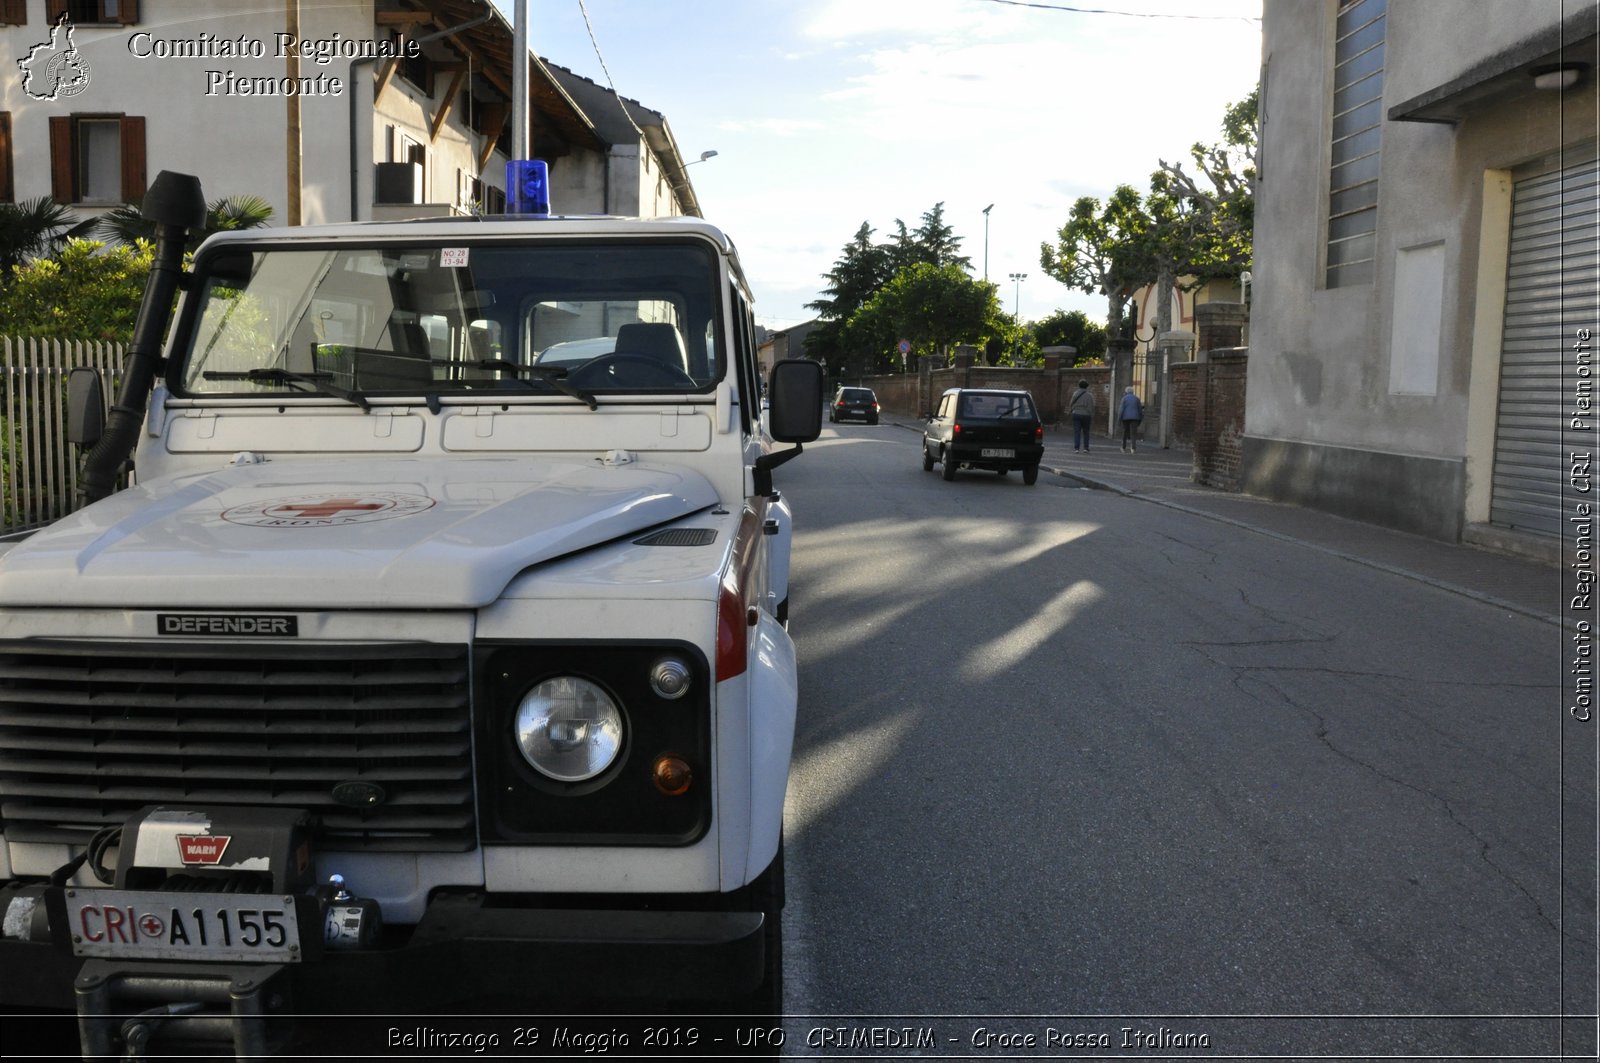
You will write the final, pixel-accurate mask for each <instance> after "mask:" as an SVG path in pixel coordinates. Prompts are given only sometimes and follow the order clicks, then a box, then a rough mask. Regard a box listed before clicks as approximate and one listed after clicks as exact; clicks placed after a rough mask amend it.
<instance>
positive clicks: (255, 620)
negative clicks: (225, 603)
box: [156, 613, 300, 638]
mask: <svg viewBox="0 0 1600 1063" xmlns="http://www.w3.org/2000/svg"><path fill="white" fill-rule="evenodd" d="M156 631H158V632H159V633H161V634H163V635H190V636H199V637H201V638H225V637H229V636H234V635H248V636H266V637H269V638H297V637H299V635H300V618H299V617H295V616H228V615H226V614H222V613H157V614H156Z"/></svg>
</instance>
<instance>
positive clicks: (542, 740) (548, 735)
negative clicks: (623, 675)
mask: <svg viewBox="0 0 1600 1063" xmlns="http://www.w3.org/2000/svg"><path fill="white" fill-rule="evenodd" d="M516 732H517V748H518V749H520V750H521V751H522V756H523V758H524V759H526V760H527V762H528V763H529V764H531V765H533V767H534V770H536V771H538V772H539V773H541V774H543V775H548V776H549V777H550V778H552V779H556V780H558V781H560V782H582V781H584V780H585V779H592V778H594V777H595V776H596V775H599V774H600V773H601V772H603V771H605V770H606V769H607V768H609V767H610V766H611V763H612V762H613V761H614V760H616V759H617V754H618V753H619V752H621V750H622V711H621V710H620V709H618V708H617V703H616V702H614V701H612V700H611V696H610V695H609V694H607V693H606V692H605V691H604V690H602V689H600V687H598V686H596V685H595V684H594V683H591V682H589V681H588V680H587V679H579V678H578V677H577V676H570V675H563V676H556V677H555V678H553V679H546V680H545V681H544V682H542V683H540V684H539V685H538V686H536V687H534V688H533V689H532V690H530V691H528V692H527V693H526V694H524V695H523V696H522V704H520V705H518V706H517V719H516Z"/></svg>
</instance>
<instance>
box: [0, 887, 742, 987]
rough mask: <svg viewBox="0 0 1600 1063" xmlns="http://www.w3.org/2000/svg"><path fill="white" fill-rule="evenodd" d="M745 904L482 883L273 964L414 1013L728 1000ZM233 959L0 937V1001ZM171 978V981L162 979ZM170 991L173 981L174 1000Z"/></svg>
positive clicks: (737, 972) (288, 978) (300, 980)
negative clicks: (485, 888) (90, 953)
mask: <svg viewBox="0 0 1600 1063" xmlns="http://www.w3.org/2000/svg"><path fill="white" fill-rule="evenodd" d="M767 918H768V917H767V916H765V915H764V914H763V913H761V912H751V911H682V910H668V911H663V910H648V911H645V910H610V909H577V908H570V909H569V908H538V907H532V906H516V905H514V904H513V903H509V902H508V901H507V900H505V899H501V898H497V899H496V900H495V901H494V903H492V904H491V903H489V902H488V901H487V900H486V898H485V897H484V896H483V895H482V894H462V895H443V896H439V897H436V898H434V900H433V901H432V902H431V903H430V904H429V906H428V910H427V913H426V914H425V915H424V917H423V919H422V921H421V922H420V923H419V924H418V925H417V926H416V927H415V928H414V930H411V931H410V932H409V933H405V932H398V933H396V932H393V931H391V936H390V938H389V939H388V940H385V941H384V942H382V943H380V945H379V946H378V947H374V948H371V949H361V950H352V951H333V950H328V951H325V952H324V953H323V954H322V956H321V957H320V958H319V959H314V960H308V961H306V962H303V963H290V964H283V965H280V966H278V967H277V968H276V970H277V971H278V972H279V975H278V977H279V979H280V981H281V982H282V983H283V985H284V987H286V988H287V989H288V991H289V992H288V999H286V1001H285V1004H286V1005H287V1006H289V1007H292V1009H293V1011H294V1012H295V1013H298V1014H321V1013H339V1014H381V1015H398V1014H405V1013H413V1014H414V1013H418V1012H421V1013H427V1012H430V1011H433V1012H437V1011H440V1010H448V1009H449V1008H452V1007H458V1006H463V1005H465V1006H472V1005H476V1004H481V1003H482V1002H485V1001H498V1002H504V1005H505V1006H510V1005H512V1004H515V1003H518V1002H521V1003H530V1002H538V1001H540V1000H545V999H570V998H573V997H587V998H604V999H606V1000H608V1001H617V1002H626V1001H629V1000H632V1001H641V1002H644V1001H648V1002H650V1003H652V1004H656V1003H660V1002H663V1001H679V1000H693V1001H701V1000H737V999H740V998H742V997H746V996H748V995H750V994H751V993H753V992H755V990H756V989H757V987H758V986H759V985H760V984H761V981H762V977H763V971H764V963H765V959H766V956H765V948H766V944H765V939H766V934H765V929H766V927H765V922H766V919H767ZM247 966H248V965H244V964H199V963H196V964H182V963H163V962H160V961H148V960H143V961H126V962H124V961H120V960H90V961H87V966H86V961H85V960H84V959H83V958H82V957H79V956H75V955H73V953H72V952H71V949H70V945H69V944H67V943H66V942H64V941H58V942H52V941H26V940H17V939H13V938H7V939H0V1005H4V1006H6V1007H7V1008H10V1009H62V1008H73V1007H74V1006H75V1003H74V1001H75V994H76V993H81V992H83V991H84V990H85V986H84V984H83V982H82V979H81V978H80V975H83V974H85V973H87V972H89V971H90V970H92V971H94V972H96V974H95V978H96V979H97V980H98V979H106V978H113V979H114V978H115V977H117V976H118V973H119V972H124V973H126V974H128V975H129V976H134V975H137V976H144V975H155V976H159V975H160V974H161V972H163V971H170V972H178V971H180V970H182V969H184V968H202V969H208V970H211V971H213V972H223V973H225V972H227V971H230V970H236V969H244V968H245V967H247ZM174 981H179V980H174ZM178 996H181V992H180V991H178V990H177V989H175V990H174V1001H172V1002H176V998H177V997H178Z"/></svg>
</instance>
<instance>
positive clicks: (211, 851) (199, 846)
mask: <svg viewBox="0 0 1600 1063" xmlns="http://www.w3.org/2000/svg"><path fill="white" fill-rule="evenodd" d="M177 838H178V859H179V860H181V861H183V864H184V866H185V867H194V866H197V865H198V866H202V867H204V866H213V865H216V864H220V863H222V854H223V852H224V851H225V850H226V849H227V848H228V843H229V842H231V841H233V839H232V838H231V837H229V836H228V835H226V834H179V835H178V836H177Z"/></svg>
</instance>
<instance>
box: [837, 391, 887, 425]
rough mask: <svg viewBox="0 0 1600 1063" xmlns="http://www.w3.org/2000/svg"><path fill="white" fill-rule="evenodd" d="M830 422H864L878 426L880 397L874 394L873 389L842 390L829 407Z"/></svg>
mask: <svg viewBox="0 0 1600 1063" xmlns="http://www.w3.org/2000/svg"><path fill="white" fill-rule="evenodd" d="M828 420H830V421H834V422H838V421H850V420H862V421H865V422H867V423H868V424H877V423H878V396H876V395H874V394H873V393H872V389H871V388H840V389H839V390H838V392H837V393H835V394H834V396H833V403H832V404H831V405H830V406H829V407H828Z"/></svg>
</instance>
